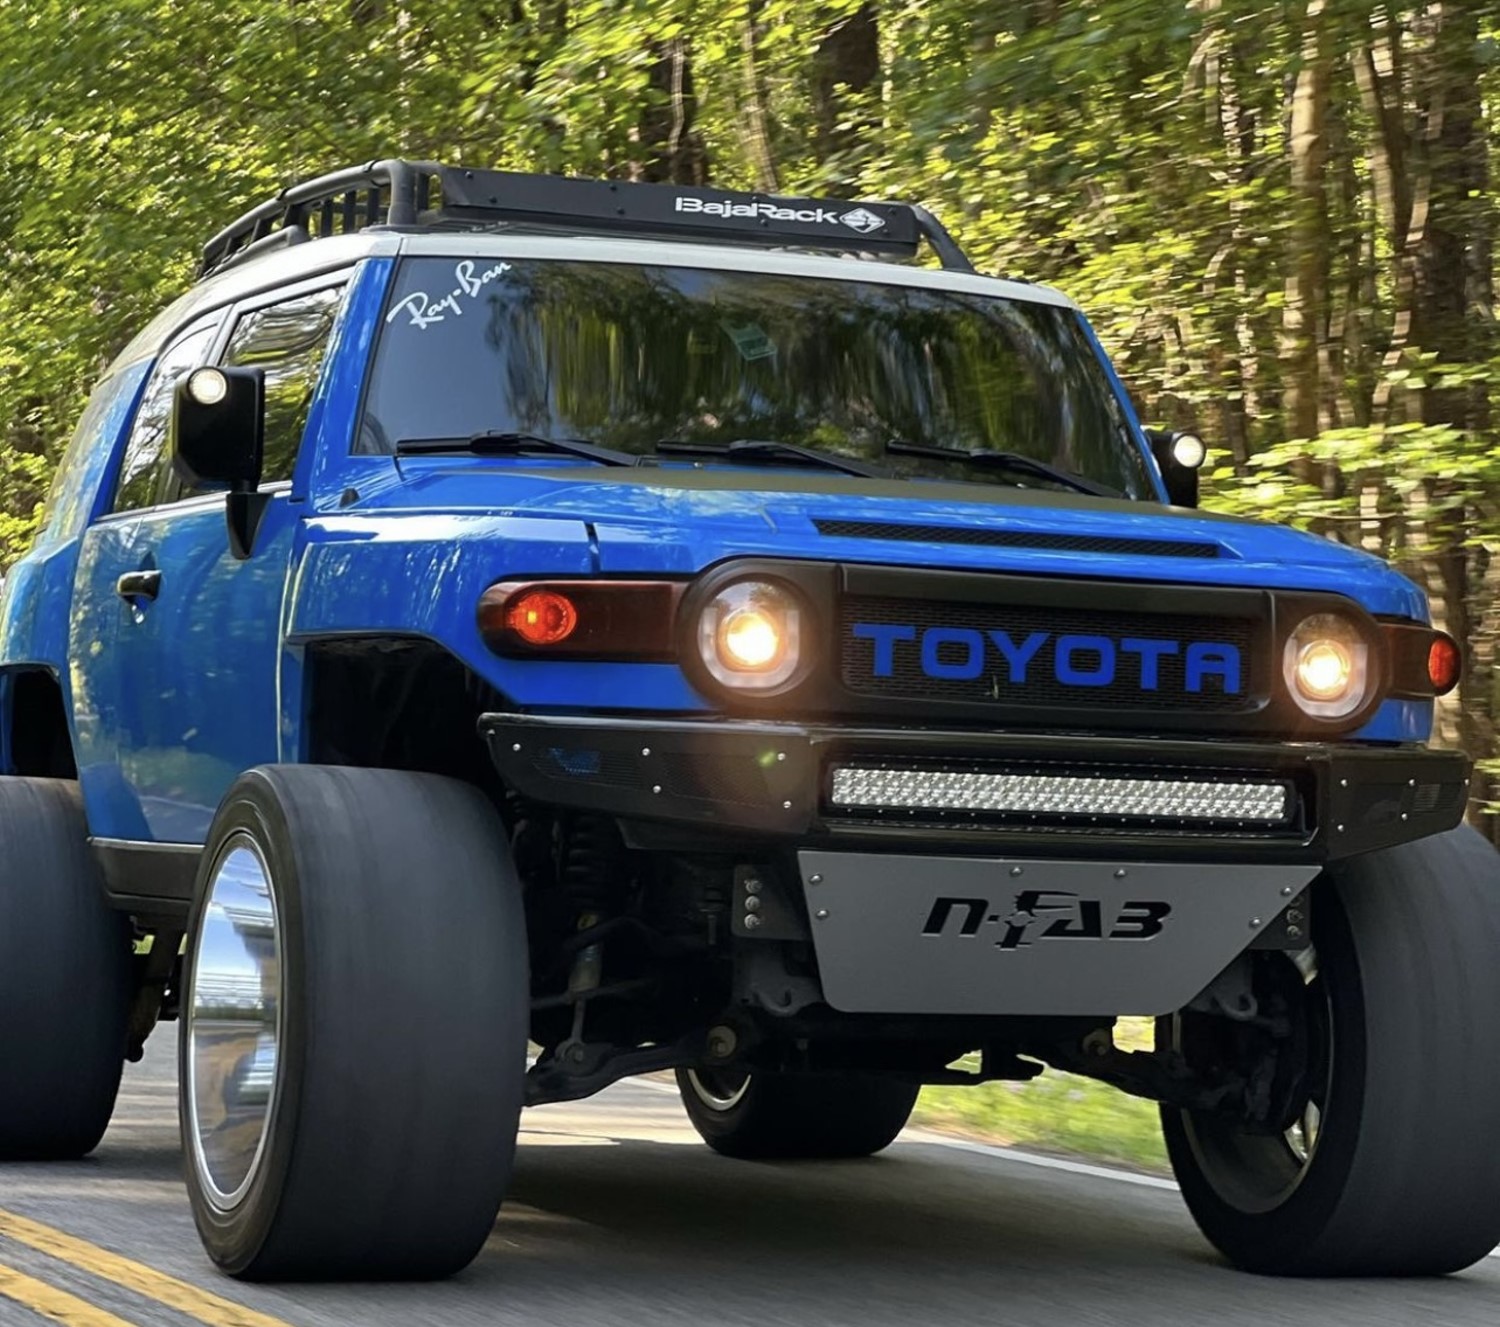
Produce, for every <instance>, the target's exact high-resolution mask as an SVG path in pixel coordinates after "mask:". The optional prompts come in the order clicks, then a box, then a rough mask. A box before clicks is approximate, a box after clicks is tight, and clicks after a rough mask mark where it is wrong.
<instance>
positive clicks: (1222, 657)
mask: <svg viewBox="0 0 1500 1327" xmlns="http://www.w3.org/2000/svg"><path fill="white" fill-rule="evenodd" d="M1205 677H1218V678H1222V679H1223V688H1224V694H1225V695H1226V696H1234V695H1238V694H1239V689H1240V651H1239V647H1238V646H1235V645H1223V644H1220V643H1218V642H1216V641H1194V642H1193V643H1192V644H1191V645H1189V646H1188V648H1187V689H1188V690H1189V691H1202V690H1203V679H1204V678H1205Z"/></svg>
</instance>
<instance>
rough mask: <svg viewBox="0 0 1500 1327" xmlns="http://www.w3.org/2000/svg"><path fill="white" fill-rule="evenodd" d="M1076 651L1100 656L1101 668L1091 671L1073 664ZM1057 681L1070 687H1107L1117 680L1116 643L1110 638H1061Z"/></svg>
mask: <svg viewBox="0 0 1500 1327" xmlns="http://www.w3.org/2000/svg"><path fill="white" fill-rule="evenodd" d="M1075 650H1087V651H1089V652H1090V653H1093V654H1097V655H1098V656H1099V666H1098V667H1097V668H1093V669H1090V670H1085V669H1082V668H1078V667H1076V666H1075V665H1074V663H1073V652H1074V651H1075ZM1057 680H1058V681H1059V682H1062V683H1064V684H1066V685H1067V686H1070V687H1107V686H1108V685H1109V684H1110V683H1111V682H1113V681H1114V680H1115V643H1114V641H1112V640H1110V639H1109V637H1108V636H1059V637H1058V638H1057Z"/></svg>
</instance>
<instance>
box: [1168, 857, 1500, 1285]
mask: <svg viewBox="0 0 1500 1327" xmlns="http://www.w3.org/2000/svg"><path fill="white" fill-rule="evenodd" d="M1311 920H1312V928H1313V929H1312V938H1313V948H1312V950H1309V951H1307V952H1306V953H1305V954H1304V955H1302V956H1300V957H1299V959H1298V961H1297V962H1296V963H1294V962H1293V959H1292V958H1291V957H1290V956H1288V955H1285V954H1282V953H1278V952H1274V951H1266V952H1263V953H1257V954H1255V955H1253V956H1252V958H1253V961H1254V962H1255V963H1256V965H1257V976H1256V990H1257V994H1258V996H1259V997H1261V1006H1262V1009H1264V1008H1265V1007H1266V1004H1267V999H1269V1000H1270V1001H1271V1003H1272V1006H1273V1009H1272V1012H1273V1013H1275V1012H1276V1011H1277V1010H1278V1009H1279V1010H1280V1011H1281V1012H1282V1013H1283V1014H1285V1015H1286V1016H1287V1017H1288V1020H1289V1021H1288V1023H1287V1026H1289V1027H1290V1028H1292V1029H1293V1032H1294V1037H1293V1042H1292V1044H1295V1045H1299V1046H1300V1047H1302V1048H1303V1052H1302V1053H1301V1054H1300V1055H1299V1056H1298V1057H1297V1059H1298V1060H1300V1063H1299V1064H1297V1065H1296V1066H1295V1072H1294V1075H1293V1077H1292V1079H1291V1080H1288V1081H1293V1082H1295V1083H1296V1084H1297V1086H1296V1088H1295V1091H1294V1092H1293V1093H1292V1095H1291V1096H1289V1097H1288V1098H1287V1103H1288V1110H1287V1111H1286V1113H1285V1114H1282V1115H1281V1116H1280V1118H1278V1119H1277V1120H1276V1121H1275V1125H1285V1131H1284V1132H1280V1133H1278V1132H1274V1131H1266V1130H1263V1131H1261V1132H1258V1133H1257V1132H1253V1131H1251V1130H1249V1129H1247V1128H1246V1127H1245V1126H1244V1125H1242V1124H1241V1123H1240V1122H1239V1121H1237V1120H1230V1119H1226V1118H1223V1117H1213V1116H1209V1115H1202V1114H1193V1113H1187V1112H1183V1111H1180V1110H1170V1109H1163V1112H1162V1121H1163V1126H1164V1132H1165V1136H1166V1143H1167V1151H1168V1153H1169V1155H1170V1157H1171V1161H1172V1166H1173V1169H1174V1170H1175V1172H1176V1174H1177V1179H1178V1182H1179V1183H1180V1185H1181V1187H1182V1194H1183V1197H1184V1198H1185V1199H1186V1201H1187V1205H1188V1207H1189V1208H1190V1209H1191V1211H1192V1214H1193V1216H1194V1218H1195V1219H1196V1220H1197V1222H1198V1225H1199V1226H1200V1228H1201V1229H1202V1230H1203V1232H1204V1234H1205V1235H1207V1237H1208V1238H1209V1239H1210V1240H1211V1241H1212V1242H1213V1243H1214V1244H1215V1245H1216V1246H1217V1247H1218V1249H1219V1250H1220V1251H1221V1252H1222V1253H1223V1254H1224V1255H1225V1256H1226V1257H1228V1258H1229V1259H1230V1260H1231V1261H1233V1262H1235V1263H1237V1264H1238V1265H1239V1266H1241V1267H1243V1268H1245V1269H1247V1270H1249V1271H1253V1272H1262V1273H1268V1274H1276V1275H1292V1276H1421V1275H1440V1274H1443V1273H1447V1272H1455V1271H1458V1270H1460V1269H1462V1268H1464V1267H1468V1266H1469V1265H1471V1264H1472V1263H1474V1262H1477V1261H1478V1260H1479V1259H1480V1258H1483V1257H1484V1256H1485V1255H1486V1254H1487V1253H1488V1252H1489V1251H1490V1250H1491V1249H1493V1248H1494V1247H1495V1246H1496V1244H1500V1148H1497V1147H1496V1146H1495V1139H1494V1134H1495V1110H1496V1103H1497V1102H1500V961H1497V956H1500V857H1497V856H1496V854H1495V852H1494V850H1493V849H1492V848H1491V847H1490V846H1489V844H1488V843H1486V842H1485V841H1484V840H1483V839H1482V838H1481V837H1480V836H1479V835H1478V834H1476V833H1475V832H1474V831H1473V830H1471V829H1467V828H1463V829H1457V830H1454V831H1452V832H1450V833H1447V834H1443V835H1439V836H1437V837H1435V838H1431V839H1426V840H1423V841H1420V842H1417V843H1411V844H1406V845H1403V846H1401V847H1398V848H1393V849H1389V850H1386V851H1383V852H1378V853H1372V854H1370V855H1368V856H1365V857H1359V858H1354V859H1351V860H1349V861H1347V862H1344V863H1340V864H1338V865H1336V866H1334V867H1332V868H1331V869H1330V870H1329V871H1327V872H1326V873H1325V874H1324V875H1323V876H1322V877H1320V879H1319V880H1318V881H1317V882H1316V884H1315V885H1314V887H1313V894H1312V899H1311ZM1277 992H1279V994H1278V993H1277ZM1208 1025H1216V1026H1213V1027H1210V1026H1208ZM1161 1035H1163V1037H1164V1038H1170V1039H1171V1040H1172V1043H1173V1044H1175V1045H1177V1046H1179V1047H1180V1048H1181V1049H1182V1050H1183V1051H1184V1053H1185V1054H1186V1055H1187V1057H1188V1060H1189V1062H1190V1063H1200V1064H1201V1063H1202V1062H1203V1061H1204V1059H1213V1058H1218V1059H1219V1060H1220V1062H1221V1063H1222V1062H1224V1061H1225V1060H1227V1059H1228V1058H1229V1050H1230V1048H1231V1046H1232V1045H1233V1044H1234V1043H1235V1039H1236V1037H1243V1036H1244V1035H1245V1034H1243V1033H1236V1032H1235V1030H1234V1028H1233V1027H1232V1026H1231V1020H1228V1019H1224V1018H1210V1017H1208V1016H1206V1015H1193V1014H1187V1015H1176V1016H1174V1017H1173V1018H1171V1019H1168V1020H1163V1023H1162V1025H1161ZM1241 1044H1243V1043H1242V1042H1241Z"/></svg>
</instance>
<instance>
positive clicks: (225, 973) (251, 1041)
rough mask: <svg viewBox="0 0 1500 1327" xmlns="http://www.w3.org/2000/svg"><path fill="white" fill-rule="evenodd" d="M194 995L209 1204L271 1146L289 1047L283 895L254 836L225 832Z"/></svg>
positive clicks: (192, 1048) (188, 1030)
mask: <svg viewBox="0 0 1500 1327" xmlns="http://www.w3.org/2000/svg"><path fill="white" fill-rule="evenodd" d="M192 974H193V975H192V986H191V989H190V990H189V991H188V993H187V1001H186V1004H187V1010H186V1027H185V1029H184V1035H185V1037H186V1038H187V1056H186V1060H187V1073H188V1083H187V1093H186V1099H187V1109H188V1120H187V1125H188V1128H187V1134H188V1139H189V1142H190V1145H191V1147H192V1153H193V1158H192V1159H193V1165H194V1167H195V1169H196V1170H197V1172H198V1175H199V1177H200V1179H201V1180H202V1184H203V1191H204V1194H205V1196H206V1197H207V1198H208V1200H209V1202H210V1203H212V1204H213V1206H214V1207H217V1208H219V1209H220V1210H221V1211H228V1210H229V1209H230V1208H233V1207H234V1206H235V1205H236V1204H238V1203H239V1202H240V1200H241V1199H243V1198H244V1196H245V1194H246V1193H247V1192H248V1191H249V1189H250V1186H251V1184H252V1183H253V1182H254V1180H255V1177H256V1174H257V1172H258V1170H259V1167H260V1162H261V1157H262V1155H263V1154H264V1152H265V1146H266V1137H267V1135H268V1133H269V1131H270V1123H271V1115H272V1112H273V1111H274V1110H275V1107H276V1097H277V1084H278V1069H279V1066H280V1048H281V1006H282V986H281V937H280V928H279V926H278V924H277V916H276V897H275V894H274V892H273V891H272V888H271V876H270V872H269V871H268V870H267V868H266V862H265V858H264V856H263V855H262V854H261V850H260V848H259V847H258V846H257V845H256V843H255V841H254V840H253V839H252V838H251V837H250V836H249V835H248V834H234V835H232V836H231V837H230V838H228V839H226V840H225V842H224V845H223V847H222V848H221V849H220V852H219V856H218V859H217V861H215V863H214V866H213V870H212V873H211V875H210V877H209V885H208V895H207V900H206V902H205V904H204V909H203V916H202V918H201V920H200V921H199V924H198V935H197V941H196V945H195V948H194V951H193V966H192Z"/></svg>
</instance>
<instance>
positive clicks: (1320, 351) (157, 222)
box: [0, 0, 1500, 832]
mask: <svg viewBox="0 0 1500 1327" xmlns="http://www.w3.org/2000/svg"><path fill="white" fill-rule="evenodd" d="M1497 42H1500V0H1432V2H1431V3H1427V4H1398V3H1387V4H1375V3H1370V0H1013V2H1011V3H997V2H996V0H980V2H979V3H975V0H824V2H815V0H722V2H721V3H717V4H713V5H705V4H701V3H688V2H686V0H281V2H280V3H275V4H266V3H264V0H212V3H209V0H73V2H72V3H68V2H66V0H0V570H3V568H4V567H5V566H7V565H9V563H10V562H11V561H13V560H14V559H15V558H16V557H17V556H19V555H20V554H21V553H22V552H23V551H24V550H25V548H26V547H27V544H28V542H29V540H30V538H31V536H32V533H33V531H34V529H35V525H36V520H37V514H38V511H39V504H40V502H41V499H42V498H43V496H44V494H45V491H46V487H47V484H48V482H49V477H50V473H51V470H52V468H53V466H54V464H55V462H56V460H57V458H58V456H59V454H60V452H61V449H62V446H63V445H64V443H65V442H66V439H67V437H68V434H69V432H70V431H71V429H72V426H73V424H74V422H75V420H76V418H77V415H78V413H79V411H80V408H81V404H82V401H83V399H84V396H85V395H86V392H87V390H88V387H89V385H90V383H91V381H92V380H93V379H94V378H95V377H96V376H97V374H98V372H99V370H100V369H101V367H102V366H103V365H104V364H105V363H106V362H107V361H108V359H109V358H110V356H111V355H112V354H113V353H114V352H115V351H116V350H117V349H118V348H119V347H120V346H121V345H122V344H123V342H124V340H125V339H127V337H128V335H129V334H130V332H131V331H132V330H134V329H135V328H136V327H138V326H139V324H140V323H141V322H142V320H143V319H144V318H145V317H146V316H147V315H148V314H149V313H151V312H152V311H154V310H155V309H156V308H158V307H159V306H160V305H161V304H163V303H164V302H166V300H167V299H168V298H170V297H171V295H173V294H174V293H176V291H177V290H179V289H180V288H181V287H182V286H183V284H184V283H186V282H188V281H189V280H191V278H192V274H193V268H194V264H195V261H196V256H197V251H198V248H199V246H200V245H201V243H202V242H203V240H204V239H206V238H207V236H208V235H209V234H210V233H212V232H213V231H215V230H217V229H218V228H219V226H220V225H222V224H223V223H224V221H226V220H227V219H228V218H229V217H231V216H232V215H234V214H237V213H238V212H239V211H241V210H243V209H244V208H245V207H247V206H249V205H251V204H253V203H255V202H257V201H260V200H261V199H263V198H266V197H269V196H271V195H272V194H274V193H275V192H276V191H277V190H278V189H279V188H280V187H281V186H282V185H283V184H285V183H287V182H288V181H290V180H292V179H295V178H298V177H302V176H306V175H312V174H318V173H321V172H322V171H324V170H327V169H332V168H334V167H336V166H340V165H346V164H351V163H355V162H359V161H363V160H368V159H372V158H376V157H383V156H389V155H407V156H414V157H422V158H436V159H438V160H446V161H453V162H458V163H464V164H482V165H495V166H505V167H515V168H524V169H530V170H542V171H555V172H565V173H571V174H584V175H606V176H612V177H619V178H628V179H642V180H671V181H678V182H685V183H694V184H701V183H708V182H711V183H713V184H718V185H723V186H726V187H740V188H753V189H761V190H768V191H780V192H787V193H806V194H815V195H834V196H844V197H856V196H858V197H871V198H896V199H902V200H910V201H918V202H921V203H923V204H925V205H926V206H928V207H929V208H931V209H933V210H934V211H935V212H937V213H938V215H939V216H941V217H942V219H943V220H944V221H945V222H946V223H947V224H948V226H949V227H950V229H952V230H953V231H954V232H955V233H956V235H957V236H958V238H959V239H960V241H961V242H962V244H963V245H964V247H965V248H966V249H967V250H968V251H969V253H970V254H971V255H972V256H973V258H974V259H975V261H976V263H977V264H978V266H979V267H980V269H981V270H983V271H989V272H1001V273H1005V274H1008V275H1015V276H1024V277H1027V278H1030V279H1033V280H1038V281H1046V282H1050V283H1054V284H1057V285H1059V286H1061V287H1062V288H1063V289H1065V290H1066V291H1068V292H1069V293H1070V294H1072V295H1073V296H1075V297H1076V298H1077V299H1078V300H1079V301H1080V303H1081V304H1082V305H1083V306H1084V308H1085V310H1086V311H1087V312H1088V313H1089V315H1090V316H1091V318H1092V319H1093V320H1094V322H1095V324H1096V326H1097V327H1098V329H1099V332H1100V334H1101V336H1102V338H1103V340H1104V341H1105V343H1106V345H1107V347H1108V349H1109V350H1110V352H1111V353H1112V354H1113V356H1114V357H1115V359H1116V361H1117V363H1118V365H1119V368H1120V370H1121V373H1122V375H1123V376H1124V378H1125V380H1126V382H1127V384H1128V386H1129V388H1130V390H1131V392H1132V394H1133V395H1134V397H1135V399H1136V401H1137V404H1138V406H1139V408H1140V409H1141V411H1142V413H1143V415H1144V416H1145V417H1146V418H1147V419H1148V420H1149V421H1150V422H1153V423H1161V424H1168V425H1172V426H1177V427H1193V428H1196V429H1198V430H1201V431H1202V432H1203V433H1204V434H1205V435H1206V436H1207V437H1208V438H1209V440H1210V442H1211V444H1212V446H1213V448H1214V454H1213V459H1212V461H1211V463H1210V467H1209V471H1208V474H1207V476H1206V485H1205V487H1206V493H1207V495H1208V497H1207V505H1210V506H1214V507H1217V508H1219V509H1221V510H1230V511H1237V512H1242V513H1248V514H1253V515H1257V516H1261V517H1265V518H1269V519H1273V520H1287V521H1292V522H1295V523H1297V524H1300V525H1303V526H1306V527H1308V528H1311V529H1314V530H1316V531H1317V532H1319V533H1321V534H1324V535H1326V536H1328V537H1330V538H1334V539H1339V540H1342V541H1345V542H1348V543H1351V544H1356V545H1359V546H1362V547H1365V548H1368V549H1370V550H1372V551H1374V552H1378V553H1380V554H1382V555H1384V556H1386V557H1389V558H1391V559H1394V560H1395V561H1397V562H1398V563H1399V564H1400V565H1401V566H1402V568H1403V569H1404V570H1406V571H1407V572H1408V573H1409V574H1411V575H1412V576H1414V577H1415V578H1416V579H1417V580H1418V581H1419V582H1420V583H1421V584H1422V585H1423V586H1424V587H1425V588H1426V590H1427V592H1428V594H1429V596H1430V598H1431V600H1432V604H1433V610H1434V614H1435V618H1436V620H1437V621H1438V623H1439V624H1440V625H1442V626H1444V627H1446V629H1447V630H1449V631H1450V632H1452V633H1453V634H1454V635H1455V636H1457V637H1458V638H1459V639H1460V640H1461V641H1463V642H1464V644H1465V651H1466V663H1467V672H1466V677H1465V681H1464V683H1463V685H1462V687H1461V689H1460V691H1459V692H1458V693H1456V694H1455V695H1454V696H1452V697H1450V698H1449V699H1448V700H1447V701H1445V702H1444V703H1443V705H1442V706H1441V713H1440V728H1441V737H1442V740H1444V741H1446V742H1449V743H1452V744H1456V745H1460V746H1462V747H1463V748H1464V749H1466V750H1467V751H1469V752H1470V754H1472V755H1474V756H1475V757H1477V758H1478V759H1480V760H1481V761H1482V762H1483V768H1484V769H1485V771H1486V778H1485V779H1484V780H1483V781H1482V782H1481V784H1480V786H1479V787H1478V788H1477V789H1476V803H1475V810H1476V812H1482V810H1483V809H1484V806H1485V804H1487V803H1489V802H1493V801H1495V800H1497V796H1500V781H1497V776H1500V735H1497V724H1500V689H1497V688H1500V670H1497V660H1496V641H1497V637H1500V558H1497V557H1496V553H1497V551H1500V418H1497V409H1500V381H1497V374H1500V340H1497V336H1496V324H1495V317H1494V289H1495V232H1496V210H1495V202H1494V195H1493V192H1492V189H1491V178H1492V175H1493V174H1494V172H1495V170H1496V169H1497V160H1500V157H1497V153H1500V134H1497V129H1496V112H1497V110H1500V56H1497V49H1500V47H1497ZM1481 819H1483V817H1481ZM1493 828H1494V826H1493V823H1491V829H1492V832H1493Z"/></svg>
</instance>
